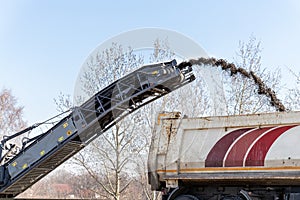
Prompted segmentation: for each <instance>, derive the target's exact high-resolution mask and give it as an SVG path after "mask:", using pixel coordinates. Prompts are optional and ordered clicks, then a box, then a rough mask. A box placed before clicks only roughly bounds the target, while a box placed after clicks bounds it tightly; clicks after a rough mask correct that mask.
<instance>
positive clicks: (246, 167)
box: [148, 112, 300, 190]
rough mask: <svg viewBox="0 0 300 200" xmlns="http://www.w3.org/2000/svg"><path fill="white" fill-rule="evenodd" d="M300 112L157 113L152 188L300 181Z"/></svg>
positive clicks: (149, 164) (151, 152) (297, 182)
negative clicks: (184, 115) (226, 114)
mask: <svg viewBox="0 0 300 200" xmlns="http://www.w3.org/2000/svg"><path fill="white" fill-rule="evenodd" d="M299 125H300V112H289V113H288V112H285V113H265V114H254V115H242V116H222V117H202V118H186V117H185V118H182V117H180V113H164V114H161V115H160V116H159V117H158V121H157V123H156V126H155V131H154V133H153V136H152V143H151V147H150V153H149V160H148V171H149V182H150V184H151V186H152V189H155V190H160V189H161V187H162V185H164V186H165V185H166V186H169V187H177V186H178V185H179V184H180V183H184V184H185V185H186V184H188V183H191V184H198V185H214V184H223V183H226V184H227V185H228V183H229V184H231V185H241V184H242V185H249V184H250V185H255V184H256V185H268V186H270V185H275V186H276V185H300V145H298V141H299V138H300V126H299Z"/></svg>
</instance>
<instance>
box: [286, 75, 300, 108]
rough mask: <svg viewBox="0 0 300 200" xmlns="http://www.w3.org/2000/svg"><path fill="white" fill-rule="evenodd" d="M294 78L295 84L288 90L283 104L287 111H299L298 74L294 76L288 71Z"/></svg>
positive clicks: (299, 77)
mask: <svg viewBox="0 0 300 200" xmlns="http://www.w3.org/2000/svg"><path fill="white" fill-rule="evenodd" d="M290 72H291V73H292V75H293V77H294V78H295V84H294V85H293V87H292V88H288V90H287V95H286V97H285V103H286V105H287V107H288V109H289V110H299V109H300V104H299V102H300V72H299V73H298V74H296V73H295V72H293V71H290Z"/></svg>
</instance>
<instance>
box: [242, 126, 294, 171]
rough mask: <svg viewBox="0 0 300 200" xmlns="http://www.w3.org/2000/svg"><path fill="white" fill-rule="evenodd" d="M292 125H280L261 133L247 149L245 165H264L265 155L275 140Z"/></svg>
mask: <svg viewBox="0 0 300 200" xmlns="http://www.w3.org/2000/svg"><path fill="white" fill-rule="evenodd" d="M293 127H295V125H294V126H282V127H278V128H276V129H274V130H271V131H269V132H268V133H266V134H265V135H263V136H262V137H261V138H260V139H259V140H258V141H257V142H256V143H255V144H254V145H253V146H252V148H251V150H250V151H249V153H248V155H246V156H247V158H246V162H245V166H264V161H265V157H266V155H267V153H268V151H269V149H270V148H271V146H272V144H273V143H274V142H275V140H276V139H277V138H278V137H279V136H280V135H282V134H283V133H284V132H286V131H287V130H289V129H291V128H293Z"/></svg>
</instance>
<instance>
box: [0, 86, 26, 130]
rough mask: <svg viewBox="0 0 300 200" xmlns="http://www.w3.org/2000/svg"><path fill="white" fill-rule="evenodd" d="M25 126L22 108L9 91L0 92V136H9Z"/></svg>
mask: <svg viewBox="0 0 300 200" xmlns="http://www.w3.org/2000/svg"><path fill="white" fill-rule="evenodd" d="M25 126H26V122H25V121H24V120H23V107H22V106H19V105H18V104H17V99H16V97H14V96H13V95H12V93H11V91H10V90H8V89H3V90H2V91H1V92H0V135H2V136H3V135H11V134H13V133H15V132H17V131H19V130H21V129H22V128H24V127H25Z"/></svg>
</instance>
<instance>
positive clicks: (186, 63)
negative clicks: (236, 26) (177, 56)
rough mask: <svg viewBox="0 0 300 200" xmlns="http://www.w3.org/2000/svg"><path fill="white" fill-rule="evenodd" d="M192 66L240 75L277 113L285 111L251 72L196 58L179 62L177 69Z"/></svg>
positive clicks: (266, 87)
mask: <svg viewBox="0 0 300 200" xmlns="http://www.w3.org/2000/svg"><path fill="white" fill-rule="evenodd" d="M193 65H211V66H215V67H221V69H222V70H224V71H229V72H230V75H231V76H233V75H236V74H241V75H242V76H244V77H246V78H248V79H252V80H253V81H254V83H255V84H256V85H257V87H258V92H257V93H258V94H260V95H265V96H267V97H268V98H270V103H271V105H272V106H274V107H275V108H276V110H277V111H279V112H284V111H286V109H285V106H284V105H283V104H282V103H281V101H280V100H279V99H278V98H277V96H276V94H275V92H274V91H273V90H272V89H271V88H270V87H268V86H267V85H266V84H265V83H264V82H263V80H262V79H261V78H260V77H258V76H257V75H256V74H255V73H254V72H253V71H250V72H248V71H247V70H246V69H244V68H242V67H236V66H235V64H233V63H229V62H227V61H226V60H224V59H216V58H203V57H201V58H198V59H190V60H188V61H184V62H181V63H180V64H179V65H178V67H179V68H183V67H186V66H190V67H191V66H193Z"/></svg>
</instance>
